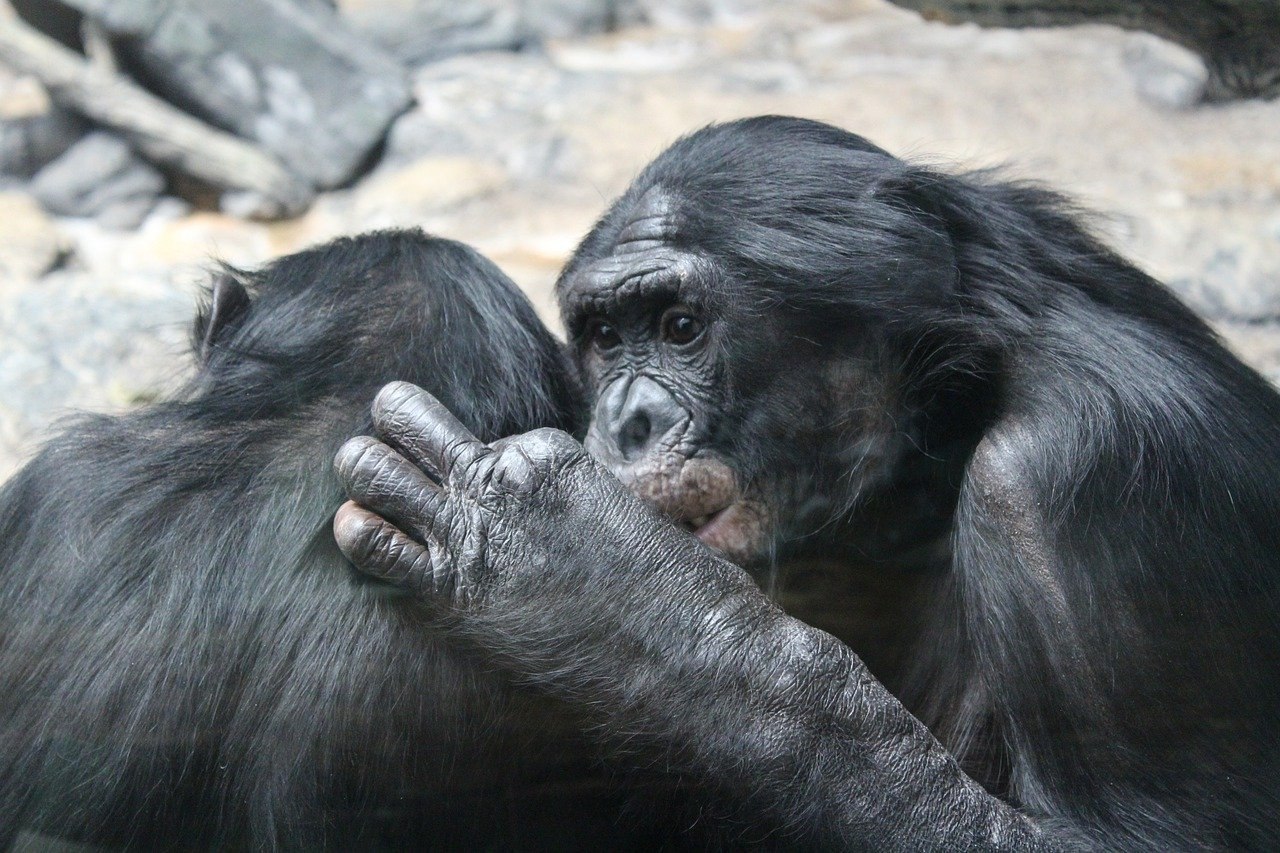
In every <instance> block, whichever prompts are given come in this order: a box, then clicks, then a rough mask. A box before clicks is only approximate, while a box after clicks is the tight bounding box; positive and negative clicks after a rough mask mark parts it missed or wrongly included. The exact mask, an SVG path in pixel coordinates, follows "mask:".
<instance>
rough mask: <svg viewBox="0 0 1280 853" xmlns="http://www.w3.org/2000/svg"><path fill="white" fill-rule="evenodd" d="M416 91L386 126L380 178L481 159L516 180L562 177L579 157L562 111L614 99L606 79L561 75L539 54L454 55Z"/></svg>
mask: <svg viewBox="0 0 1280 853" xmlns="http://www.w3.org/2000/svg"><path fill="white" fill-rule="evenodd" d="M414 88H415V90H416V92H417V100H418V104H417V105H416V106H415V107H414V108H413V109H412V110H410V111H409V112H407V113H405V114H404V115H403V116H401V117H400V118H399V119H397V120H396V123H395V124H394V125H393V126H392V128H391V131H390V132H389V133H388V135H387V142H386V146H385V147H384V152H383V157H382V161H381V162H380V163H379V165H378V171H379V172H383V171H387V170H393V169H398V168H401V167H404V166H407V165H409V164H411V163H414V162H416V161H418V160H420V159H422V158H424V157H479V158H483V159H487V160H492V161H496V162H500V163H501V164H502V166H503V168H505V169H506V171H507V172H508V173H509V174H510V176H511V177H513V178H515V179H517V180H556V179H559V178H563V177H564V176H566V175H568V174H570V173H572V172H573V171H574V170H575V169H576V168H577V165H578V159H577V158H578V152H577V150H576V149H575V147H574V146H573V144H572V143H571V142H570V141H569V139H568V137H567V135H566V134H565V132H564V129H563V116H562V114H561V111H562V108H561V107H560V105H563V104H566V103H573V104H576V105H578V106H580V107H582V108H584V109H586V108H589V107H590V105H591V104H593V103H597V102H598V101H599V100H600V99H604V98H608V97H612V96H614V93H613V90H612V88H611V86H610V85H609V81H608V80H607V78H606V79H602V78H598V77H589V76H586V75H580V74H575V73H573V72H568V71H565V70H564V69H562V68H558V67H557V66H556V65H555V64H554V63H553V62H551V60H550V59H549V58H548V56H547V55H546V54H545V53H543V52H541V51H525V52H521V53H486V54H473V55H466V56H455V57H452V58H450V59H447V60H443V61H441V62H438V63H433V64H431V65H426V66H424V67H423V68H421V69H419V70H418V72H417V73H416V74H415V76H414ZM495 128H501V131H500V132H497V133H495V132H494V131H495Z"/></svg>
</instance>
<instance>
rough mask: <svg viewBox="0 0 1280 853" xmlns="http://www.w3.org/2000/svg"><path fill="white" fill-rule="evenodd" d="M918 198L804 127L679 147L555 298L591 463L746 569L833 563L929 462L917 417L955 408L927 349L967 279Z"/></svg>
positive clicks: (736, 129) (618, 209) (901, 167)
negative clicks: (958, 285) (942, 406)
mask: <svg viewBox="0 0 1280 853" xmlns="http://www.w3.org/2000/svg"><path fill="white" fill-rule="evenodd" d="M916 182H917V181H916V178H915V173H913V171H912V170H911V168H910V167H908V166H907V165H906V164H904V163H902V162H901V161H898V160H896V159H894V158H893V157H891V156H890V155H888V154H887V153H885V152H884V151H882V150H880V149H879V148H876V147H875V146H873V145H871V144H869V143H868V142H866V141H865V140H863V139H862V138H860V137H858V136H854V135H852V134H849V133H846V132H844V131H841V130H838V129H836V128H833V127H830V126H827V125H823V124H819V123H816V122H810V121H804V120H799V119H787V118H779V117H765V118H757V119H750V120H745V121H739V122H734V123H731V124H725V125H717V126H712V127H709V128H706V129H704V130H702V131H699V132H697V133H695V134H693V135H691V136H689V137H686V138H684V139H682V140H680V141H678V142H677V143H676V144H675V145H674V146H672V147H671V148H670V149H669V150H667V151H666V152H665V153H664V154H662V155H661V156H660V157H659V158H658V159H657V160H656V161H655V162H654V163H652V164H651V165H650V166H649V167H648V168H647V169H645V171H644V172H643V173H642V174H641V175H640V177H639V178H638V179H637V180H636V181H635V183H634V184H633V185H632V186H631V188H630V189H628V190H627V192H626V193H625V194H624V195H623V196H622V197H621V198H620V199H619V200H618V201H617V202H616V203H615V204H614V205H613V206H612V208H611V209H610V210H609V211H608V212H607V213H606V215H605V216H604V218H603V219H602V220H601V221H600V222H599V223H598V224H597V225H596V227H595V228H594V229H593V230H592V231H591V233H590V234H589V235H588V236H587V237H586V238H585V240H584V241H583V243H582V245H581V246H580V247H579V248H578V250H577V252H576V254H575V255H574V257H573V258H572V260H571V261H570V263H569V265H568V266H567V267H566V269H565V271H564V273H563V274H562V276H561V278H560V281H559V282H558V285H557V289H558V293H559V298H560V304H561V310H562V312H563V315H564V319H565V325H566V328H567V330H568V333H569V336H570V341H571V345H572V347H573V350H574V352H575V354H576V358H577V360H578V363H579V365H580V367H581V371H582V376H583V378H584V380H585V382H586V385H587V388H588V395H589V397H590V398H591V401H592V405H593V411H592V418H591V425H590V429H589V432H588V434H587V439H586V445H587V448H588V449H589V450H590V451H591V452H592V453H593V454H594V455H595V456H596V457H597V458H599V459H600V460H601V461H602V462H603V463H605V464H606V465H607V466H609V467H610V468H611V470H612V471H613V472H614V473H615V474H616V475H617V476H618V477H619V478H620V479H621V480H623V482H625V483H626V484H628V485H629V486H630V487H631V488H632V489H633V490H634V491H636V492H637V493H638V494H640V495H641V496H642V497H644V498H646V499H647V500H649V501H650V502H652V503H653V504H654V505H655V506H657V507H658V508H659V509H660V510H662V511H664V512H666V513H667V514H669V515H670V516H672V517H673V518H675V519H677V520H678V521H680V522H683V523H684V524H686V525H687V526H688V527H689V528H690V529H692V530H695V531H696V533H697V535H698V536H699V537H700V538H701V539H702V540H703V541H704V542H706V543H707V544H709V545H711V546H712V547H714V548H717V549H719V550H720V551H722V552H724V553H725V554H726V555H728V556H729V557H731V558H732V559H735V560H737V561H739V562H741V563H744V564H751V563H754V562H757V561H761V560H765V559H768V558H769V557H771V556H772V555H774V554H776V553H777V549H778V548H779V547H782V548H785V549H787V550H788V551H796V550H800V551H804V550H805V549H806V548H808V547H810V546H813V547H817V548H822V549H825V550H829V548H830V547H831V543H832V542H833V541H836V539H838V538H841V537H839V536H838V534H840V533H841V529H842V528H844V532H845V533H847V528H845V524H846V522H848V521H849V520H851V519H852V518H853V517H854V516H856V515H857V514H858V513H859V511H860V508H861V507H864V506H865V505H866V503H867V501H868V500H869V499H870V498H872V497H873V496H874V493H875V492H877V491H878V490H883V487H885V486H886V485H889V484H891V483H892V482H894V481H901V479H902V477H904V476H914V475H911V474H908V473H906V472H908V471H909V470H910V469H911V465H910V464H909V462H908V458H909V457H911V458H919V457H920V456H921V451H927V447H926V445H927V444H928V443H929V441H930V440H931V438H930V436H927V435H925V433H926V432H928V425H927V424H926V423H923V421H925V420H927V419H924V418H922V417H920V416H919V411H920V410H921V409H922V408H923V403H922V399H923V398H933V397H937V396H938V394H939V393H941V392H940V391H939V389H938V388H930V387H928V383H925V382H922V381H921V379H920V373H921V368H922V364H921V359H924V358H927V356H926V355H925V353H924V352H923V349H925V348H922V346H921V345H922V343H923V342H924V340H925V338H926V337H928V336H929V335H930V334H932V332H931V331H929V328H930V324H931V322H932V319H931V318H937V317H940V316H945V315H946V312H947V309H948V306H949V303H950V301H951V299H952V292H953V290H954V285H955V278H956V272H955V270H956V263H955V259H954V257H953V252H952V248H951V240H950V238H949V236H948V234H947V233H946V231H945V229H944V228H942V227H941V226H940V225H939V224H937V222H936V221H935V219H934V217H933V216H932V215H931V214H928V213H925V212H924V211H923V210H922V209H921V203H920V202H917V201H915V200H914V196H913V193H914V190H913V186H914V184H915V183H916ZM833 534H837V535H833ZM843 538H847V536H845V537H843ZM824 543H825V544H824Z"/></svg>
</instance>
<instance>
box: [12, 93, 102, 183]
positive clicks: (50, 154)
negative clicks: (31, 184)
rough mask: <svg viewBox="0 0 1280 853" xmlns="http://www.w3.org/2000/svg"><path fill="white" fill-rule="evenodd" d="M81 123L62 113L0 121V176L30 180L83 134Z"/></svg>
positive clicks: (82, 123) (78, 119) (40, 114)
mask: <svg viewBox="0 0 1280 853" xmlns="http://www.w3.org/2000/svg"><path fill="white" fill-rule="evenodd" d="M85 130H86V125H85V122H84V120H83V119H81V118H79V117H78V116H76V115H74V114H72V113H69V112H66V111H65V110H59V109H50V110H47V111H45V112H42V113H38V114H36V115H25V116H16V117H13V118H3V117H0V175H7V176H11V177H15V178H30V177H31V176H32V175H34V174H35V173H36V172H38V171H39V170H40V169H42V168H43V167H44V166H46V165H48V164H49V163H50V162H52V161H53V160H54V159H55V158H57V157H59V156H61V155H62V154H63V153H64V152H65V151H66V150H67V149H68V148H70V147H71V146H72V145H74V144H75V143H76V142H77V141H78V140H79V139H80V137H82V136H83V135H84V133H85Z"/></svg>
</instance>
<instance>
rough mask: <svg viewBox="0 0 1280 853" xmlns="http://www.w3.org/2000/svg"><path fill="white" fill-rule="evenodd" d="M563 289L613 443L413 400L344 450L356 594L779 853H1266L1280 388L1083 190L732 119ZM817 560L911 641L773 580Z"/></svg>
mask: <svg viewBox="0 0 1280 853" xmlns="http://www.w3.org/2000/svg"><path fill="white" fill-rule="evenodd" d="M559 295H560V300H561V307H562V310H563V314H564V320H565V324H566V327H567V329H568V330H569V334H570V338H571V343H572V347H573V351H574V352H575V353H576V360H577V363H578V365H579V367H580V370H581V373H582V376H583V378H584V380H585V382H586V385H587V387H588V391H589V397H590V400H591V405H592V406H593V413H592V418H591V425H590V429H589V432H588V434H587V437H586V450H585V451H584V449H583V447H582V446H580V445H579V444H577V443H576V442H575V441H573V440H572V439H571V438H570V437H569V436H567V435H565V434H563V433H561V432H557V431H553V430H544V431H535V432H531V433H529V434H526V435H522V436H518V437H514V438H507V439H503V440H501V441H499V442H496V443H492V444H485V443H482V441H480V440H478V439H476V438H474V437H473V436H472V435H471V434H470V433H469V431H468V430H466V429H465V428H464V426H463V425H462V424H460V423H459V422H458V421H457V420H456V419H454V418H453V417H452V416H451V415H450V414H449V412H448V410H447V406H448V404H447V402H446V401H439V400H437V399H436V398H434V397H432V396H431V395H428V394H425V393H423V392H421V391H418V390H417V389H415V388H413V387H412V386H410V385H405V384H398V385H392V386H390V387H389V388H387V389H386V390H384V391H383V392H382V393H381V394H380V395H379V397H378V399H377V401H376V402H375V405H374V412H373V415H374V427H375V431H376V434H377V435H378V436H379V437H380V438H381V439H382V442H378V441H375V440H373V439H370V438H362V439H356V440H353V442H352V443H350V444H348V445H346V446H345V447H344V449H343V450H342V451H340V453H339V454H338V457H337V464H338V468H339V473H340V475H341V478H342V480H343V481H344V483H345V484H346V487H347V490H348V493H349V495H350V497H351V498H352V499H353V501H354V503H348V504H346V505H345V506H344V507H343V508H342V510H340V512H339V514H338V516H337V518H336V520H335V528H336V533H337V537H338V541H339V543H340V545H341V546H342V548H343V549H344V550H345V551H346V552H347V553H348V554H349V555H350V556H351V557H352V559H353V561H354V562H356V563H357V564H358V565H360V566H361V567H362V568H364V569H365V571H367V572H370V573H372V574H373V575H376V576H380V577H383V578H386V579H390V580H392V581H395V582H398V583H399V584H401V585H402V586H404V587H406V588H408V589H411V590H413V591H415V592H417V593H418V594H420V595H422V596H423V597H426V598H428V599H430V600H432V601H435V602H437V603H439V604H442V605H444V606H445V607H446V609H448V610H449V611H450V612H451V613H452V614H453V615H454V618H455V619H456V621H457V630H458V631H459V632H464V633H466V634H467V635H468V636H469V637H470V638H471V641H472V642H474V643H476V644H477V645H479V646H482V647H485V648H488V649H490V650H491V651H492V652H493V653H494V654H495V655H497V656H498V657H499V658H500V659H501V660H502V661H503V665H504V666H505V667H506V668H507V669H508V670H509V671H510V672H512V673H513V674H514V675H515V676H517V677H519V678H522V679H524V680H526V681H527V682H530V683H533V684H537V685H539V686H541V687H542V688H543V689H544V690H546V691H547V692H548V693H549V694H550V695H554V696H557V697H560V698H564V699H568V700H571V701H573V702H576V703H578V704H579V705H580V706H581V707H582V708H583V709H584V711H586V712H587V713H588V714H589V715H591V718H592V719H594V720H595V722H596V731H597V732H598V733H599V736H600V737H601V738H602V739H603V741H604V742H605V743H607V744H612V745H614V746H615V747H620V748H623V749H625V754H626V756H627V760H628V761H630V762H631V763H633V764H634V765H636V766H646V762H647V763H649V764H661V765H662V766H667V767H671V768H676V769H679V770H681V771H682V772H685V773H688V774H690V775H691V776H692V777H693V778H697V779H700V780H702V781H703V782H704V783H705V784H706V785H707V786H708V789H709V790H714V791H716V792H718V795H719V796H721V797H723V798H724V801H725V802H728V803H732V804H737V805H739V806H740V808H738V809H737V810H736V811H735V812H734V815H735V818H736V819H737V820H738V821H740V822H741V823H742V824H743V825H745V826H747V827H749V828H751V830H752V831H756V832H760V833H775V834H773V835H767V836H765V835H762V836H761V837H769V838H772V839H775V840H779V841H780V843H783V844H796V845H811V846H817V847H824V848H835V847H845V848H871V849H933V850H941V849H972V848H995V849H1012V850H1031V849H1057V848H1074V847H1083V848H1090V847H1099V848H1105V849H1144V848H1145V849H1158V850H1167V849H1171V848H1178V849H1182V848H1223V847H1229V848H1237V847H1238V848H1250V849H1276V848H1277V846H1280V739H1278V738H1277V727H1278V725H1280V643H1278V639H1280V638H1278V636H1277V634H1278V632H1280V621H1278V620H1277V619H1276V615H1275V614H1276V610H1277V606H1278V605H1280V518H1278V517H1277V514H1276V497H1275V494H1276V484H1277V483H1280V395H1277V393H1276V392H1275V390H1274V389H1272V388H1271V387H1270V386H1269V385H1268V384H1267V383H1266V382H1265V381H1264V380H1263V379H1261V378H1260V377H1259V376H1258V375H1257V374H1256V373H1255V372H1254V371H1252V370H1250V369H1249V368H1248V367H1246V366H1245V365H1243V364H1242V363H1241V362H1240V361H1238V360H1237V359H1236V358H1235V357H1234V356H1232V355H1231V354H1230V353H1229V352H1228V351H1227V350H1226V349H1225V348H1224V347H1223V346H1222V345H1221V344H1220V343H1219V341H1218V340H1217V339H1216V337H1215V336H1214V335H1213V334H1212V332H1211V331H1210V330H1209V329H1208V328H1207V327H1206V326H1205V325H1204V324H1203V323H1202V322H1201V321H1200V320H1198V319H1197V318H1196V317H1195V316H1193V315H1192V314H1191V312H1189V311H1188V310H1187V309H1186V308H1185V307H1184V306H1182V305H1181V304H1180V303H1179V302H1178V301H1177V300H1176V299H1175V298H1174V297H1173V296H1171V295H1170V294H1169V292H1168V291H1167V290H1165V289H1164V288H1163V287H1162V286H1161V285H1160V284H1158V283H1157V282H1155V281H1153V280H1152V279H1151V278H1150V277H1148V276H1147V275H1145V274H1143V273H1142V272H1141V271H1139V270H1138V269H1136V268H1135V267H1133V266H1132V265H1131V264H1129V263H1127V262H1126V261H1124V260H1123V259H1121V258H1119V257H1117V256H1116V255H1115V254H1114V253H1113V252H1112V251H1111V250H1109V249H1108V248H1106V247H1105V246H1104V245H1103V244H1102V243H1100V242H1099V241H1098V240H1097V239H1096V238H1094V237H1092V236H1091V235H1090V234H1089V233H1088V231H1087V230H1086V229H1085V228H1084V227H1083V226H1082V225H1081V223H1080V222H1079V220H1078V219H1077V218H1076V216H1075V215H1074V214H1073V213H1072V212H1071V211H1070V208H1069V207H1068V205H1067V204H1066V203H1065V202H1064V201H1063V200H1062V199H1061V198H1060V197H1058V196H1056V195H1054V194H1052V193H1050V192H1047V191H1045V190H1042V189H1038V188H1035V187H1033V186H1027V185H1024V184H1017V183H1008V182H1005V181H1001V180H999V179H998V178H996V177H993V176H992V175H990V174H988V173H976V174H968V175H960V176H950V175H945V174H940V173H938V172H936V171H932V170H929V169H925V168H921V167H917V166H913V165H911V164H909V163H905V162H902V161H900V160H898V159H895V158H894V157H892V156H890V155H889V154H887V153H885V152H884V151H882V150H880V149H879V148H876V147H875V146H873V145H871V144H870V143H868V142H867V141H866V140H864V139H862V138H860V137H858V136H854V135H852V134H849V133H846V132H844V131H842V130H839V129H836V128H834V127H830V126H826V125H822V124H818V123H814V122H810V121H802V120H798V119H788V118H778V117H768V118H757V119H751V120H744V121H739V122H734V123H731V124H724V125H718V126H713V127H709V128H707V129H705V130H702V131H699V132H697V133H694V134H693V135H691V136H689V137H687V138H684V139H682V140H680V141H679V142H677V143H676V144H675V145H674V146H673V147H672V148H670V149H669V150H668V151H667V152H666V153H664V154H662V155H661V156H660V157H659V158H658V159H657V160H656V161H655V162H654V163H653V164H652V165H650V166H649V167H648V168H647V169H645V170H644V172H643V173H642V174H641V175H640V177H639V178H638V179H637V180H636V182H635V183H634V184H633V185H632V187H631V188H630V189H628V190H627V192H626V193H625V194H624V195H623V196H622V197H621V198H620V199H619V200H618V201H617V202H615V203H614V204H613V206H612V207H611V208H610V210H609V211H608V212H607V213H606V214H605V216H604V218H603V219H602V220H601V221H600V222H599V224H597V225H596V226H595V228H594V229H593V230H592V231H591V232H590V234H589V235H588V236H587V237H586V238H585V240H584V241H583V242H582V244H581V246H580V247H579V248H578V250H577V252H576V254H575V255H574V257H573V259H572V260H571V261H570V263H569V265H568V266H567V268H566V269H565V271H564V273H563V275H562V276H561V278H560V282H559ZM384 442H385V443H384ZM587 451H589V452H590V455H588V452H587ZM593 457H594V458H593ZM610 474H612V476H610ZM641 499H643V501H642V500H641ZM672 522H674V523H672ZM708 546H710V547H708ZM725 557H728V558H730V559H732V560H733V561H734V562H733V563H731V562H729V560H727V559H725ZM806 560H809V561H819V560H821V561H826V562H828V563H831V562H835V563H837V564H839V565H840V566H843V567H844V570H845V571H846V572H847V578H848V585H849V586H850V587H851V588H853V589H854V590H855V591H856V590H864V591H866V592H867V594H868V595H872V594H874V595H875V596H878V597H879V598H878V600H879V601H881V602H888V603H887V604H877V605H876V606H875V607H870V608H868V609H869V611H873V610H877V608H881V607H882V606H883V607H888V608H890V609H889V610H888V611H887V612H889V613H891V614H895V615H896V617H897V618H891V619H880V620H879V621H878V622H876V623H875V624H876V630H875V631H874V632H871V631H866V630H862V631H859V630H856V629H855V630H851V631H849V632H848V634H842V638H843V639H844V640H846V641H847V643H846V642H842V640H841V639H837V638H836V637H835V636H833V635H832V634H829V633H827V632H824V631H822V630H819V629H817V628H815V627H811V626H810V625H808V624H805V623H802V622H800V621H798V620H797V619H795V618H793V617H791V616H788V615H786V614H784V612H783V611H782V610H780V609H779V608H778V607H776V606H775V605H774V604H773V603H772V602H771V601H770V600H769V599H768V598H767V597H766V596H765V595H764V594H763V593H762V592H761V591H760V588H759V586H758V585H757V583H756V582H755V581H753V579H752V577H751V575H750V574H748V572H753V573H755V574H756V576H757V578H758V579H759V580H760V581H761V582H764V583H766V584H767V585H768V586H770V587H772V588H774V589H775V590H777V591H778V593H779V595H783V596H785V592H786V587H787V584H788V575H787V571H788V569H787V568H786V567H788V566H791V565H803V564H804V561H806ZM735 563H736V564H737V565H735ZM739 566H742V567H745V568H746V569H747V570H748V571H744V570H743V569H742V568H739ZM847 597H848V599H849V600H850V601H851V602H852V603H851V605H850V606H851V607H855V608H856V607H857V606H860V602H859V596H858V595H849V596H847ZM873 634H874V636H873ZM886 634H887V635H888V636H885V635H886ZM863 643H865V644H866V645H867V647H868V648H869V649H872V650H873V651H874V652H875V654H874V659H873V658H871V657H868V658H867V660H866V661H864V660H863V658H862V657H861V656H860V655H861V653H862V645H861V644H863ZM890 649H898V650H900V651H899V652H897V653H890V652H888V651H886V650H890Z"/></svg>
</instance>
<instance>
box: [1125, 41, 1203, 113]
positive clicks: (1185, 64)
mask: <svg viewBox="0 0 1280 853" xmlns="http://www.w3.org/2000/svg"><path fill="white" fill-rule="evenodd" d="M1124 64H1125V67H1126V68H1127V69H1128V70H1129V74H1130V75H1132V77H1133V85H1134V88H1135V89H1136V90H1137V92H1138V94H1139V95H1140V96H1141V97H1142V98H1143V99H1144V100H1146V101H1148V102H1149V103H1151V104H1154V105H1155V106H1158V107H1166V108H1169V109H1179V110H1185V109H1189V108H1191V107H1194V106H1195V105H1196V104H1198V103H1200V101H1201V100H1203V99H1204V93H1205V86H1206V85H1207V84H1208V82H1209V69H1208V68H1206V67H1205V64H1204V61H1203V60H1202V59H1201V58H1200V57H1199V56H1197V55H1196V54H1194V53H1192V52H1191V51H1190V50H1187V49H1186V48H1184V47H1179V46H1178V45H1176V44H1173V43H1172V42H1168V41H1165V40H1164V39H1161V38H1157V37H1156V36H1153V35H1147V34H1145V33H1138V34H1135V35H1133V36H1132V37H1130V39H1129V43H1128V44H1126V45H1125V49H1124Z"/></svg>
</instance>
